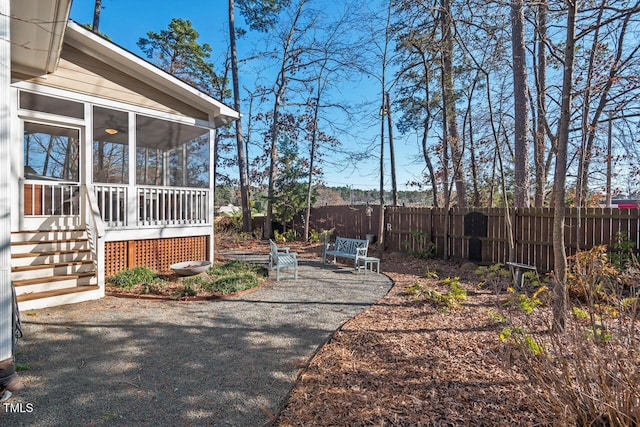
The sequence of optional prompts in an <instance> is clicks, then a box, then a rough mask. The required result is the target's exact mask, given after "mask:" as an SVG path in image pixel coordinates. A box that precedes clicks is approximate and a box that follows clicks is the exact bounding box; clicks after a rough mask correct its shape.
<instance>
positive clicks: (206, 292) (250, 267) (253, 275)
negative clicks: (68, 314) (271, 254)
mask: <svg viewBox="0 0 640 427" xmlns="http://www.w3.org/2000/svg"><path fill="white" fill-rule="evenodd" d="M268 275H269V272H268V270H267V269H266V268H265V267H263V266H260V265H255V264H249V263H246V262H242V261H230V262H227V263H224V264H217V265H214V266H213V267H211V268H209V269H208V270H207V271H206V272H205V273H203V274H199V275H197V276H191V277H181V278H175V277H174V278H170V277H163V276H161V275H159V274H158V273H156V272H155V271H153V270H151V269H149V268H145V267H136V268H132V269H130V270H126V271H122V272H120V273H118V274H115V275H113V276H111V277H110V278H109V281H108V284H109V286H111V287H112V288H117V292H124V293H128V294H134V295H158V296H164V297H168V298H172V299H181V298H186V297H195V296H214V295H228V294H233V293H236V292H241V291H245V290H247V289H251V288H255V287H256V286H259V285H260V284H261V283H263V282H264V281H265V280H266V277H268ZM172 277H173V276H172Z"/></svg>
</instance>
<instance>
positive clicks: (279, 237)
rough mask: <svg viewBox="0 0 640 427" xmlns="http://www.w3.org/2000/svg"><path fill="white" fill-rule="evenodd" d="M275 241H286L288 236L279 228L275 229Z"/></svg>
mask: <svg viewBox="0 0 640 427" xmlns="http://www.w3.org/2000/svg"><path fill="white" fill-rule="evenodd" d="M273 241H274V242H276V243H286V242H287V238H286V237H285V235H284V234H282V233H280V232H279V231H278V230H273Z"/></svg>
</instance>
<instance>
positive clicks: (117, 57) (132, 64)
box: [65, 21, 240, 127]
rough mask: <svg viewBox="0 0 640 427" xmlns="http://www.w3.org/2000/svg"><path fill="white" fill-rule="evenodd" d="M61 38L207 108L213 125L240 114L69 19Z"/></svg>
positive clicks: (204, 109)
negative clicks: (64, 35)
mask: <svg viewBox="0 0 640 427" xmlns="http://www.w3.org/2000/svg"><path fill="white" fill-rule="evenodd" d="M65 42H66V43H68V44H69V45H70V46H72V47H74V48H76V49H78V50H80V51H81V52H83V53H84V54H86V55H89V56H91V57H93V58H95V59H97V60H100V61H103V62H107V63H109V64H111V65H113V66H116V67H117V68H118V69H120V70H122V71H124V72H126V73H127V74H129V75H130V76H132V77H134V78H136V79H139V80H141V81H144V82H146V83H148V84H151V85H153V86H154V87H156V88H157V89H158V90H161V91H162V92H164V93H166V94H167V95H169V96H172V97H174V98H176V99H180V100H181V101H183V102H186V103H188V104H190V105H192V106H194V107H196V108H198V109H200V110H202V111H204V112H207V114H209V115H210V116H212V118H213V120H212V122H213V124H214V125H215V127H219V126H221V125H226V124H229V123H231V122H233V121H235V120H237V119H239V118H240V114H239V113H238V112H237V111H235V110H234V109H232V108H231V107H229V106H227V105H225V104H224V103H222V102H220V101H218V100H216V99H215V98H212V97H210V96H209V95H207V94H205V93H203V92H201V91H199V90H198V89H196V88H194V87H192V86H190V85H188V84H187V83H185V82H183V81H182V80H180V79H178V78H176V77H174V76H172V75H171V74H169V73H167V72H165V71H163V70H161V69H160V68H158V67H156V66H155V65H153V64H151V63H149V62H147V61H145V60H144V59H142V58H140V57H139V56H137V55H135V54H133V53H131V52H129V51H128V50H126V49H123V48H121V47H119V46H118V45H116V44H114V43H112V42H110V41H108V40H106V39H104V38H103V37H101V36H99V35H97V34H94V33H93V32H91V31H89V30H88V29H86V28H84V27H82V26H80V25H79V24H77V23H75V22H73V21H69V23H68V25H67V31H66V37H65Z"/></svg>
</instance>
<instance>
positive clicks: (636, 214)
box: [311, 206, 640, 272]
mask: <svg viewBox="0 0 640 427" xmlns="http://www.w3.org/2000/svg"><path fill="white" fill-rule="evenodd" d="M378 209H379V207H378V206H375V207H374V209H373V212H372V213H371V216H367V215H366V209H365V207H364V206H362V207H350V206H329V207H323V208H316V209H314V210H312V216H311V225H312V228H315V229H316V230H322V229H325V230H326V229H331V228H335V235H338V236H346V237H355V238H364V237H365V236H366V234H374V235H375V234H377V232H378V218H379V216H378V212H379V211H378ZM471 212H478V213H481V214H483V215H486V221H487V236H486V237H481V238H480V241H481V254H482V262H483V263H486V264H492V263H498V262H500V263H504V262H506V261H508V260H509V232H508V227H509V226H510V227H511V230H512V233H513V239H514V244H515V247H514V258H515V259H513V261H516V262H520V263H525V264H530V265H535V266H536V267H537V268H538V270H539V271H541V272H546V271H551V270H553V209H552V208H528V209H511V210H510V211H509V215H510V222H509V223H508V222H507V218H506V212H505V209H503V208H482V209H477V208H452V209H444V208H436V209H433V208H406V207H395V208H394V207H387V208H386V209H385V239H386V245H385V246H386V250H388V251H421V250H426V249H427V248H428V245H429V242H431V243H433V245H434V246H435V254H436V256H437V257H440V258H443V257H444V242H445V239H448V242H449V253H448V254H447V255H448V257H450V258H454V259H468V258H469V238H470V237H469V236H465V234H464V233H465V216H466V215H467V214H468V213H471ZM447 216H449V226H448V228H447V229H445V225H446V219H447ZM639 218H640V210H639V209H617V208H614V209H611V208H606V209H601V208H586V209H581V210H580V211H578V210H577V209H574V208H572V209H566V212H565V243H566V251H567V254H568V255H571V254H573V253H575V251H576V249H577V248H580V249H591V248H592V247H593V246H596V245H610V244H611V243H613V242H614V239H615V238H616V235H617V234H620V235H622V237H624V238H625V239H628V240H630V241H632V242H634V244H635V247H636V248H638V245H639V242H640V230H639V225H640V224H639V222H640V221H639Z"/></svg>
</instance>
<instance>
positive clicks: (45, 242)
mask: <svg viewBox="0 0 640 427" xmlns="http://www.w3.org/2000/svg"><path fill="white" fill-rule="evenodd" d="M88 241H89V239H87V238H76V239H60V240H20V241H17V242H11V245H12V246H21V245H40V244H43V245H55V244H59V243H66V242H88Z"/></svg>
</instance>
